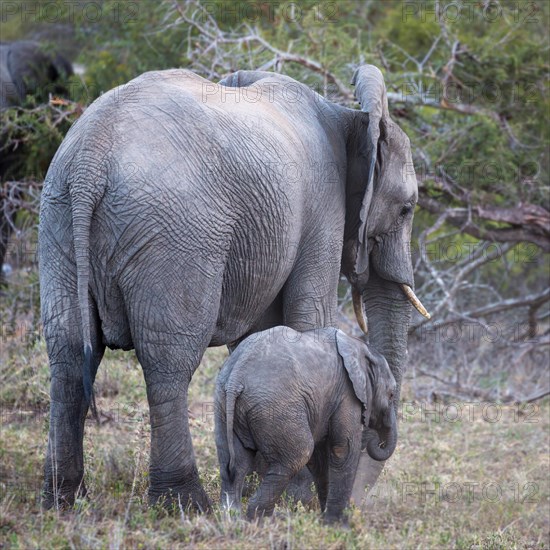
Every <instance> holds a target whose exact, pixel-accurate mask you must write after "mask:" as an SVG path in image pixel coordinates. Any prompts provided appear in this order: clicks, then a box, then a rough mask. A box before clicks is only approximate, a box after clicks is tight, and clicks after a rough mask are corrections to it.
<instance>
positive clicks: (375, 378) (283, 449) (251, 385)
mask: <svg viewBox="0 0 550 550" xmlns="http://www.w3.org/2000/svg"><path fill="white" fill-rule="evenodd" d="M395 391H396V382H395V379H394V377H393V375H392V373H391V371H390V369H389V367H388V363H387V362H386V360H385V359H384V357H382V356H381V355H379V354H377V353H373V351H372V350H370V349H369V348H368V347H367V345H366V344H365V343H364V342H362V341H361V340H358V339H356V338H351V337H349V336H346V335H345V334H344V333H343V332H341V331H339V330H337V329H334V328H325V329H316V330H311V331H307V332H296V331H295V330H293V329H291V328H289V327H282V326H280V327H275V328H273V329H269V330H266V331H263V332H260V333H256V334H253V335H251V336H249V337H248V338H247V339H246V340H244V341H243V342H242V343H241V344H240V345H239V346H238V347H237V349H236V351H235V352H234V353H233V354H232V355H231V356H230V357H229V358H228V359H227V361H226V362H225V364H224V366H223V368H222V370H221V371H220V374H219V376H218V380H217V384H216V415H215V423H216V446H217V449H218V458H219V462H220V472H221V481H222V487H221V501H222V507H224V508H226V509H234V510H237V511H238V512H240V508H241V496H242V489H243V482H244V478H245V476H246V474H247V473H248V472H249V471H250V469H251V467H252V463H253V460H254V458H255V455H256V453H260V454H261V455H262V456H263V458H264V460H265V461H266V462H267V471H266V473H265V476H264V477H263V480H262V482H261V485H260V487H259V488H258V490H257V491H256V493H255V494H254V495H253V496H252V497H251V499H250V501H249V505H248V512H247V515H248V517H249V519H252V518H254V517H256V516H259V517H261V516H263V515H271V514H272V513H273V509H274V506H275V503H276V501H277V500H278V498H279V497H280V496H281V494H282V492H283V490H284V489H285V487H286V486H287V484H288V482H289V481H290V479H291V478H292V477H293V476H294V475H295V474H296V473H297V472H299V471H300V470H301V469H302V468H303V467H304V466H306V465H307V467H308V468H309V470H310V472H311V473H312V475H313V478H314V480H315V484H316V487H317V493H318V495H319V501H320V504H321V509H322V510H323V512H324V515H325V519H326V521H328V522H333V521H338V520H341V519H342V515H343V512H344V509H345V508H346V506H347V505H348V503H349V499H350V495H351V490H352V487H353V481H354V478H355V474H356V470H357V464H358V460H359V454H360V452H361V440H362V432H363V424H364V425H365V433H364V435H363V438H364V439H363V441H364V442H366V446H367V451H368V453H369V455H370V456H371V457H372V458H374V459H376V460H386V459H387V458H389V456H390V455H391V454H392V453H393V451H394V449H395V445H396V441H397V430H396V416H395V407H394V402H393V401H394V392H395Z"/></svg>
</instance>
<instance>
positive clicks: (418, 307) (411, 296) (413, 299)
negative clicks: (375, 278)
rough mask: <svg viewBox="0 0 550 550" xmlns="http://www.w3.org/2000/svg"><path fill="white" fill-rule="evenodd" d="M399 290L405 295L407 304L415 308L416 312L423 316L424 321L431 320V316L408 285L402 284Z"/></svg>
mask: <svg viewBox="0 0 550 550" xmlns="http://www.w3.org/2000/svg"><path fill="white" fill-rule="evenodd" d="M401 290H403V292H404V293H405V296H406V297H407V298H408V300H409V302H410V303H411V304H412V305H413V306H414V307H415V308H416V311H418V313H420V314H421V315H424V317H426V319H431V318H432V316H431V315H430V314H429V313H428V312H427V310H426V308H425V307H424V306H423V305H422V302H421V301H420V300H419V299H418V298H417V297H416V294H415V293H414V291H413V289H412V288H411V287H410V286H409V285H405V284H402V285H401Z"/></svg>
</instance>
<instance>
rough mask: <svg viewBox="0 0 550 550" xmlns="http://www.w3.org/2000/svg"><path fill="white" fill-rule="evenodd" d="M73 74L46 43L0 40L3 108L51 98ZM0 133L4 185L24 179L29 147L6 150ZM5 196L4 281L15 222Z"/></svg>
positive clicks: (0, 242)
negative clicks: (28, 99)
mask: <svg viewBox="0 0 550 550" xmlns="http://www.w3.org/2000/svg"><path fill="white" fill-rule="evenodd" d="M72 73H73V69H72V65H71V63H70V62H69V61H68V60H67V59H66V58H65V57H63V56H62V55H60V54H58V53H55V52H49V51H47V50H46V49H45V46H44V45H42V44H40V43H38V42H34V41H31V40H20V41H17V42H0V110H3V109H7V108H9V107H15V106H18V105H20V104H21V103H22V102H23V101H24V99H25V97H26V96H27V95H33V96H35V97H36V98H37V100H38V101H41V102H43V101H47V100H48V94H49V93H52V94H64V93H66V89H65V88H64V87H63V83H64V81H65V80H66V79H67V77H68V76H70V75H71V74H72ZM4 139H5V138H4V136H1V135H0V146H1V147H2V152H1V156H0V184H2V183H3V182H5V181H7V180H18V179H22V178H24V177H25V176H27V175H28V174H25V173H23V172H22V165H23V164H24V158H25V146H24V145H21V144H18V147H17V148H16V149H14V150H10V149H9V148H6V149H4V145H5V144H4ZM5 200H6V199H5V197H4V196H3V195H2V193H1V192H0V284H1V283H2V264H3V262H4V259H5V255H6V249H7V244H8V238H9V234H10V229H11V224H10V223H9V222H8V220H7V214H8V213H7V211H6V202H5Z"/></svg>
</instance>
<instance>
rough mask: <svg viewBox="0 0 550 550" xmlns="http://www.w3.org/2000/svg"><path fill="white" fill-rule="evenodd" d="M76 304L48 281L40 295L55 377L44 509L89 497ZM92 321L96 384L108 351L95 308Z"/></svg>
mask: <svg viewBox="0 0 550 550" xmlns="http://www.w3.org/2000/svg"><path fill="white" fill-rule="evenodd" d="M46 269H47V268H44V271H45V270H46ZM67 271H68V270H67ZM67 271H65V272H64V273H65V274H66V273H67ZM43 281H44V279H43ZM44 290H46V285H44ZM75 303H76V295H73V294H72V293H71V291H69V290H68V289H67V288H66V287H65V286H64V285H63V284H60V282H56V281H54V280H53V279H50V281H49V285H48V287H47V292H43V294H42V312H43V315H42V319H43V323H44V336H45V339H46V345H47V349H48V357H49V361H50V375H51V383H50V428H49V436H48V450H47V454H46V462H45V465H44V488H43V501H42V505H43V507H44V508H52V507H55V508H64V507H67V506H71V505H72V504H73V503H74V499H75V493H76V492H77V491H79V493H80V494H85V493H86V489H85V487H84V484H83V476H84V453H83V438H84V423H85V420H86V414H87V412H88V404H87V403H86V401H85V399H84V386H83V382H82V376H83V364H84V353H83V344H82V337H81V335H80V324H79V320H80V317H79V316H78V314H77V311H78V310H77V308H76V307H75ZM90 320H91V329H92V332H91V337H92V348H93V353H92V363H93V364H92V372H91V376H92V381H93V380H94V378H95V375H96V371H97V367H98V365H99V362H100V361H101V358H102V356H103V351H104V349H105V348H104V346H103V344H102V343H101V339H100V337H99V332H98V326H99V322H98V318H97V314H96V312H95V310H94V309H93V308H92V307H91V308H90Z"/></svg>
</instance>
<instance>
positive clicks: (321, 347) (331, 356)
mask: <svg viewBox="0 0 550 550" xmlns="http://www.w3.org/2000/svg"><path fill="white" fill-rule="evenodd" d="M335 332H336V329H332V328H325V329H316V330H311V331H305V332H298V331H295V330H294V329H292V328H290V327H286V326H278V327H274V328H270V329H267V330H264V331H262V332H258V333H255V334H252V335H250V336H249V337H248V338H246V339H245V340H244V341H243V342H242V343H241V344H240V345H239V346H238V347H237V349H236V351H235V352H234V353H233V354H231V356H230V357H229V358H228V360H227V362H228V363H229V365H228V367H227V368H226V367H224V369H225V368H226V374H225V375H224V377H225V378H226V379H227V378H229V377H234V378H235V379H238V380H241V381H243V384H244V388H245V390H246V391H247V392H249V393H250V394H251V395H263V396H264V398H266V397H267V394H266V392H265V388H266V387H273V388H274V389H276V391H275V393H274V395H275V398H276V399H280V398H281V396H283V397H284V395H285V392H287V395H291V394H292V393H294V392H295V391H296V390H299V393H300V392H303V391H310V392H312V393H319V392H321V393H322V392H323V391H324V389H325V388H332V384H333V383H334V382H335V380H336V379H337V378H338V375H339V371H340V370H341V368H340V366H339V359H338V353H337V348H336V344H335ZM228 373H232V374H231V375H229V374H228Z"/></svg>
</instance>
